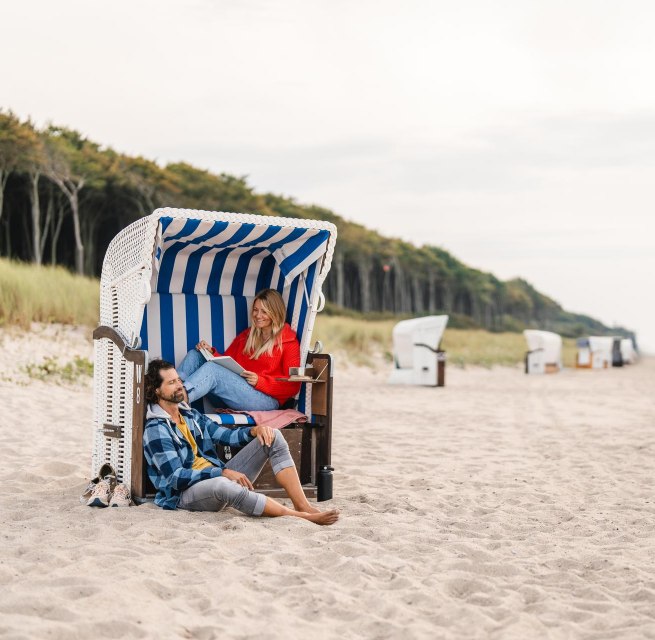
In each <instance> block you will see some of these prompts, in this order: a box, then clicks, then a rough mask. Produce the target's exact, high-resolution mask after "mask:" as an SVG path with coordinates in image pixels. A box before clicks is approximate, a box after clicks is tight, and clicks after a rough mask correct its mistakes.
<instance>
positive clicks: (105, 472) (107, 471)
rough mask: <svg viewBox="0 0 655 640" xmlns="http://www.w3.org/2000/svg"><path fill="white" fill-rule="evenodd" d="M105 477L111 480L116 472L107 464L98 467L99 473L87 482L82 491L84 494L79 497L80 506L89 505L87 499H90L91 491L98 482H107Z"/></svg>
mask: <svg viewBox="0 0 655 640" xmlns="http://www.w3.org/2000/svg"><path fill="white" fill-rule="evenodd" d="M107 476H111V477H112V478H115V477H116V472H115V471H114V467H112V466H111V465H110V464H109V463H107V462H106V463H105V464H103V465H102V466H101V467H100V471H98V475H97V476H96V477H95V478H93V480H91V481H90V482H89V484H88V485H87V486H86V489H84V492H83V493H82V495H81V496H80V502H81V503H82V504H89V498H90V497H91V494H92V493H93V490H94V489H95V488H96V486H97V484H98V482H100V481H101V480H107V479H108V478H107ZM110 488H111V482H110Z"/></svg>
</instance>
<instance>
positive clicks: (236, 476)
mask: <svg viewBox="0 0 655 640" xmlns="http://www.w3.org/2000/svg"><path fill="white" fill-rule="evenodd" d="M223 477H225V478H227V479H228V480H232V482H236V483H237V484H240V485H241V486H242V487H245V488H246V489H250V490H251V491H252V482H250V479H249V478H248V476H247V475H246V474H245V473H239V472H238V471H233V470H232V469H223Z"/></svg>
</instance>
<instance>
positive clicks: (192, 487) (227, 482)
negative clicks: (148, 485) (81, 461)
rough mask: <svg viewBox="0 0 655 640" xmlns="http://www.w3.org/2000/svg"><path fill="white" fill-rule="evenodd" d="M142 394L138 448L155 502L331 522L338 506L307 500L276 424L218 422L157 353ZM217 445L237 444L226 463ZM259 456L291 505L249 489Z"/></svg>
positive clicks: (258, 467) (259, 464) (258, 468)
mask: <svg viewBox="0 0 655 640" xmlns="http://www.w3.org/2000/svg"><path fill="white" fill-rule="evenodd" d="M145 395H146V400H147V401H148V402H149V405H148V413H147V415H146V427H145V432H144V435H143V448H144V452H145V456H146V461H147V462H148V476H149V478H150V480H151V481H152V483H153V485H154V486H155V488H156V489H157V495H156V497H155V504H157V505H159V506H160V507H163V508H164V509H176V508H179V509H189V510H191V511H220V510H221V509H223V508H225V507H226V506H231V507H234V508H235V509H237V510H239V511H241V512H242V513H245V514H248V515H251V516H270V517H276V516H295V517H297V518H303V519H305V520H309V521H311V522H315V523H316V524H323V525H327V524H334V523H335V522H336V521H337V519H338V517H339V512H338V511H336V510H334V509H333V510H330V511H324V512H321V511H319V510H318V509H316V507H313V506H312V505H310V504H309V502H308V501H307V498H306V497H305V494H304V492H303V490H302V487H301V485H300V480H299V478H298V472H297V471H296V467H295V465H294V463H293V459H292V458H291V455H290V453H289V446H288V445H287V443H286V441H285V439H284V438H283V437H282V434H280V433H279V432H278V431H276V430H274V429H271V428H270V427H266V426H263V425H260V426H256V427H241V428H238V429H229V428H227V427H223V426H219V425H217V424H216V423H215V422H213V421H212V420H210V419H209V418H207V417H206V416H204V415H203V414H201V413H200V412H198V411H196V410H195V409H192V408H191V407H189V406H188V405H187V404H186V403H185V402H184V401H183V400H184V387H183V385H182V380H180V377H179V375H178V374H177V371H176V370H175V368H174V367H173V365H172V364H170V363H169V362H165V361H164V360H153V361H152V362H151V363H150V366H149V367H148V372H147V373H146V377H145ZM216 445H238V446H242V447H243V449H241V451H239V452H238V453H237V454H236V455H235V456H234V457H233V458H232V459H231V460H230V461H229V462H228V463H227V464H225V463H223V462H222V461H221V460H219V458H218V455H217V453H216ZM244 445H245V446H244ZM266 460H269V461H270V463H271V466H272V468H273V473H275V478H276V480H277V482H278V483H279V484H280V486H282V487H283V488H284V490H285V491H286V492H287V495H288V496H289V498H290V499H291V502H293V506H294V508H293V509H289V508H288V507H285V506H284V505H282V504H280V503H279V502H276V501H275V500H272V499H271V498H267V497H266V496H264V495H262V494H260V493H255V492H254V491H253V486H252V483H253V482H254V481H255V480H256V479H257V476H258V475H259V474H260V472H261V470H262V468H263V466H264V464H265V463H266Z"/></svg>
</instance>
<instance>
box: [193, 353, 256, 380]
mask: <svg viewBox="0 0 655 640" xmlns="http://www.w3.org/2000/svg"><path fill="white" fill-rule="evenodd" d="M200 353H201V354H202V355H203V356H204V357H205V360H207V362H215V363H216V364H220V365H221V367H225V368H226V369H229V370H230V371H233V372H234V373H236V374H237V375H241V374H242V373H243V372H244V371H245V369H244V368H243V367H242V366H241V365H240V364H239V363H238V362H237V361H236V360H235V359H234V358H232V357H231V356H215V355H214V354H213V353H212V352H211V351H208V350H207V349H200Z"/></svg>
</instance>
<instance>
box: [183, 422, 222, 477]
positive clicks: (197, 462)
mask: <svg viewBox="0 0 655 640" xmlns="http://www.w3.org/2000/svg"><path fill="white" fill-rule="evenodd" d="M180 420H181V422H180V424H178V425H177V428H178V429H179V430H180V431H181V432H182V435H183V436H184V437H185V438H186V441H187V442H188V443H189V444H190V445H191V451H193V456H194V458H193V465H192V466H191V468H192V469H197V470H198V471H199V470H200V469H206V468H207V467H213V466H214V465H213V464H212V463H211V462H209V460H206V459H205V458H203V457H202V456H199V455H198V445H197V444H196V439H195V438H194V437H193V435H192V434H191V431H190V429H189V427H188V425H187V423H186V422H185V420H184V418H183V417H182V416H181V415H180Z"/></svg>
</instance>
